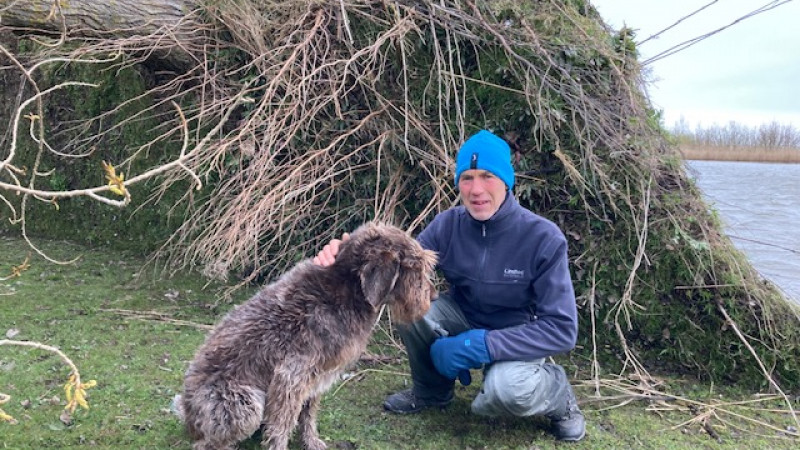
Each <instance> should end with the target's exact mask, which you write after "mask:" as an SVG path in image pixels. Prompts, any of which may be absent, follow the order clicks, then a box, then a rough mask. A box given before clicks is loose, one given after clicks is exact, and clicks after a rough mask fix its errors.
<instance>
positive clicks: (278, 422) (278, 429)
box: [261, 370, 308, 450]
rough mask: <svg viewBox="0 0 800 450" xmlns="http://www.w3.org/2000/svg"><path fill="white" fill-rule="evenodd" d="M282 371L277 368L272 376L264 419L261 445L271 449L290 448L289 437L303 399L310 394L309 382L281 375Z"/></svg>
mask: <svg viewBox="0 0 800 450" xmlns="http://www.w3.org/2000/svg"><path fill="white" fill-rule="evenodd" d="M281 372H282V371H279V370H276V371H275V373H274V375H273V377H272V382H271V383H270V385H269V389H268V393H267V405H266V407H265V408H264V419H263V420H262V424H263V427H262V428H263V430H264V431H263V437H262V439H261V447H263V448H266V449H269V450H286V449H287V448H288V446H289V437H290V436H291V434H292V430H294V427H295V425H297V419H298V416H299V415H300V411H301V409H302V408H303V399H305V398H306V397H307V395H308V387H307V385H308V383H303V380H302V379H301V378H300V377H297V378H294V379H292V378H290V377H288V376H281V375H282V373H281ZM287 372H288V371H287ZM283 375H286V374H283Z"/></svg>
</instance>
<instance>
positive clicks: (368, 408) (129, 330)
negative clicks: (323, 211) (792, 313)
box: [0, 236, 798, 449]
mask: <svg viewBox="0 0 800 450" xmlns="http://www.w3.org/2000/svg"><path fill="white" fill-rule="evenodd" d="M40 245H41V246H42V248H43V249H44V250H45V251H46V252H47V253H48V254H49V255H50V256H52V257H56V258H63V259H68V258H71V257H74V256H78V255H80V259H79V260H78V261H77V262H75V263H73V264H67V265H56V264H53V263H50V262H47V261H46V260H44V259H43V258H41V257H39V256H38V255H36V254H35V253H33V255H32V256H31V257H30V267H29V268H28V269H27V270H24V271H23V272H21V274H20V276H19V277H11V278H8V279H5V280H3V281H0V333H2V335H0V339H3V338H7V337H8V338H12V337H13V339H15V340H25V341H36V342H40V343H42V344H46V345H50V346H54V347H57V348H59V349H60V350H61V351H63V352H64V353H65V354H66V355H67V356H68V357H69V358H70V359H71V360H72V361H74V363H75V364H76V365H77V366H78V368H79V370H80V372H81V376H82V377H83V380H84V381H88V380H90V379H94V380H97V386H96V387H94V388H91V389H89V390H88V391H87V395H88V402H89V406H90V408H89V409H88V410H84V409H78V410H77V411H76V412H75V413H74V414H73V416H72V419H73V420H72V423H71V424H65V423H63V422H62V421H61V420H60V419H59V417H60V415H61V412H62V411H63V409H64V405H65V404H66V398H65V395H64V390H63V386H64V384H65V383H66V381H67V378H68V376H69V368H68V367H67V366H66V365H65V364H64V363H63V362H62V361H61V360H60V359H59V358H58V357H57V356H56V355H55V354H52V353H49V352H46V351H42V350H38V349H30V348H23V347H16V346H2V347H0V392H2V393H4V394H7V395H10V396H11V399H10V400H9V401H8V402H7V403H5V404H3V405H1V406H0V408H2V409H3V410H4V411H5V412H6V413H8V414H10V415H11V416H13V417H14V418H15V419H16V420H17V422H18V423H17V424H10V423H6V422H0V448H12V449H45V448H69V447H78V446H81V447H84V446H85V447H88V448H115V449H116V448H137V449H138V448H141V449H145V448H146V449H162V448H163V449H189V448H190V446H191V445H190V442H189V440H188V438H187V436H186V434H185V433H184V431H183V428H182V427H181V425H180V424H179V422H178V421H177V419H176V418H175V417H173V416H172V415H171V414H170V413H169V411H168V405H169V402H170V400H171V398H172V397H173V395H174V394H176V393H177V392H179V390H180V389H181V385H182V378H183V372H184V370H185V369H186V367H187V365H188V362H189V360H190V359H191V357H192V355H193V354H194V351H195V350H196V348H197V347H198V345H199V344H200V343H201V342H202V340H203V337H204V335H205V331H204V330H203V329H201V328H198V327H194V326H190V325H188V324H192V323H194V324H212V323H214V322H215V321H216V320H217V319H219V317H220V316H221V315H222V314H224V313H225V312H226V311H227V310H228V309H230V308H231V307H232V306H233V304H236V303H238V302H241V301H243V300H245V299H246V298H247V297H248V296H249V295H250V294H251V290H240V291H238V292H237V294H236V295H235V296H234V297H233V298H231V299H229V300H225V301H218V300H219V298H220V293H221V292H222V291H223V290H224V288H225V286H219V285H210V286H207V285H206V284H205V280H203V279H201V277H199V276H197V275H192V274H185V275H180V276H176V277H172V278H159V277H157V276H154V275H153V272H152V271H144V273H143V274H140V269H141V268H142V266H143V264H144V262H143V261H142V260H141V259H139V258H136V257H133V256H131V255H128V254H125V253H120V252H117V251H112V250H108V249H102V248H100V249H97V248H95V249H90V248H86V247H80V246H76V245H73V244H70V243H66V242H42V243H40ZM29 253H31V252H30V249H29V248H28V247H27V245H26V244H25V243H24V242H23V241H21V240H19V239H16V238H9V237H2V236H0V278H3V277H6V276H8V275H10V274H11V273H12V268H13V267H14V266H19V265H20V264H21V263H22V262H23V261H24V260H25V259H26V257H27V255H28V254H29ZM214 304H217V305H218V306H216V307H210V306H208V305H214ZM126 311H127V312H128V313H127V314H125V313H124V312H126ZM134 312H137V313H139V314H141V315H140V316H133V315H132V314H133V313H134ZM179 321H183V322H179ZM369 353H370V355H373V356H380V358H373V359H370V360H363V361H361V362H360V363H359V364H358V365H356V366H354V367H353V369H352V371H351V372H349V373H348V375H349V377H348V378H347V379H346V381H344V382H342V383H340V384H339V385H337V386H334V388H333V389H332V390H331V391H329V392H328V393H327V395H326V396H325V398H324V400H323V404H322V409H321V412H320V418H319V429H320V434H321V436H322V437H323V439H325V440H326V441H327V442H328V443H329V444H331V447H332V448H359V449H537V448H554V447H560V446H561V445H562V444H559V443H556V442H555V441H554V440H553V438H552V437H551V436H550V435H549V434H548V432H547V421H546V420H543V419H536V418H508V419H487V418H484V417H479V416H475V415H472V414H470V412H469V409H470V401H471V399H472V398H473V397H474V395H475V393H476V392H477V389H479V384H480V378H479V376H478V375H477V374H476V380H475V382H474V383H473V385H472V386H469V387H461V386H459V388H458V390H457V393H456V401H455V402H454V403H453V404H452V405H451V406H450V407H449V408H447V409H446V410H438V409H436V410H429V411H424V412H423V413H421V414H417V415H411V416H397V415H392V414H388V413H386V412H384V411H383V409H382V406H381V405H382V402H383V399H384V397H385V396H386V395H387V394H390V393H392V392H394V391H396V390H399V389H402V388H404V387H406V386H407V385H408V383H409V382H410V379H409V377H408V374H407V371H408V368H407V366H406V364H405V360H404V359H403V355H402V354H401V353H400V352H399V351H398V350H397V347H396V346H395V345H392V339H391V337H390V335H389V334H388V333H386V332H384V331H379V332H377V333H376V335H375V339H374V340H373V342H372V344H371V345H370V349H369ZM575 359H578V358H575ZM564 363H565V365H566V366H567V367H569V368H570V369H572V370H577V371H578V372H579V373H581V372H582V371H583V370H585V368H583V367H578V366H574V365H571V364H570V363H569V362H568V361H564ZM666 380H667V383H668V384H669V385H670V388H671V389H672V390H673V391H675V392H680V393H681V395H683V396H685V397H689V398H693V399H701V400H702V401H704V402H709V403H710V402H712V401H716V402H722V401H728V402H729V401H731V400H732V399H741V400H749V399H752V398H753V397H752V393H748V392H741V391H740V390H737V389H736V387H735V386H724V387H719V386H716V387H712V386H709V385H704V384H702V383H699V382H697V381H694V380H687V379H683V378H677V377H674V378H670V377H667V379H666ZM577 391H578V395H579V397H581V398H584V399H591V396H592V393H593V391H589V390H588V389H586V388H579V389H577ZM795 395H796V393H795ZM794 400H795V401H796V398H795V399H794ZM608 405H609V404H608V403H602V402H589V403H586V404H585V405H584V407H583V408H584V411H585V413H586V416H587V422H588V425H587V437H586V439H585V440H584V441H583V442H581V443H578V444H574V445H571V446H570V447H572V448H576V449H582V448H591V449H597V448H613V449H616V448H653V449H665V448H764V449H767V448H770V449H771V448H797V444H798V443H797V440H791V439H787V438H786V437H785V436H782V433H781V432H780V431H779V430H780V429H788V430H789V431H791V430H792V428H791V427H792V424H793V423H794V422H793V420H792V418H791V416H790V415H788V414H785V413H782V412H779V411H777V410H778V409H785V406H786V405H785V404H782V403H781V402H778V401H775V402H772V403H768V404H761V405H759V407H760V408H762V409H761V410H759V411H756V412H753V411H752V410H751V411H750V413H749V414H750V415H751V416H752V417H753V418H754V419H756V420H761V421H764V422H766V423H771V424H774V425H775V426H776V427H777V428H778V429H777V430H774V429H769V428H766V427H763V426H759V425H752V426H750V427H746V428H737V427H733V426H731V425H729V424H725V423H723V422H722V421H720V420H713V419H712V420H711V422H710V424H711V425H712V427H713V428H712V429H713V432H714V434H715V435H716V436H717V437H716V438H712V436H710V435H709V433H708V432H707V431H706V429H704V427H703V426H702V424H701V423H699V422H691V423H688V424H686V425H683V426H678V425H680V424H682V423H684V422H687V421H689V420H690V419H692V418H694V417H696V416H697V414H699V413H700V412H701V411H698V410H696V409H694V410H693V409H691V408H688V409H686V410H678V409H677V408H676V409H674V410H667V411H658V412H653V411H650V410H648V406H650V408H649V409H653V407H654V406H655V404H647V403H643V402H636V403H631V404H628V405H626V406H624V407H619V408H612V409H607V410H603V408H604V407H607V406H608ZM770 407H771V408H775V409H776V411H770V410H769V408H770ZM728 417H729V416H728ZM787 427H788V428H787ZM292 445H293V447H292V448H299V446H298V444H297V442H295V441H293V443H292ZM242 448H246V449H254V448H258V445H257V444H256V443H255V442H247V443H244V444H243V445H242Z"/></svg>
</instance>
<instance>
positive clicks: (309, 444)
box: [304, 437, 328, 450]
mask: <svg viewBox="0 0 800 450" xmlns="http://www.w3.org/2000/svg"><path fill="white" fill-rule="evenodd" d="M304 444H305V449H306V450H325V449H327V448H328V444H326V443H325V441H323V440H322V439H320V438H318V437H315V438H310V439H306V440H305V442H304Z"/></svg>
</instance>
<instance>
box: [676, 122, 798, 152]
mask: <svg viewBox="0 0 800 450" xmlns="http://www.w3.org/2000/svg"><path fill="white" fill-rule="evenodd" d="M670 131H671V132H672V134H673V135H674V136H675V137H676V138H677V139H678V142H679V143H680V144H681V145H682V146H684V145H688V146H693V147H724V148H731V149H732V148H758V149H761V150H784V149H800V129H798V128H795V127H794V126H793V125H791V124H782V123H779V122H777V121H773V122H770V123H765V124H761V125H757V126H747V125H743V124H741V123H738V122H735V121H730V122H728V123H727V124H725V125H718V124H714V125H711V126H709V127H702V126H699V125H698V126H697V127H695V128H694V129H692V128H691V126H690V125H689V123H688V122H687V121H686V120H685V119H683V118H681V120H679V121H678V122H676V123H675V124H674V125H673V127H672V129H671V130H670Z"/></svg>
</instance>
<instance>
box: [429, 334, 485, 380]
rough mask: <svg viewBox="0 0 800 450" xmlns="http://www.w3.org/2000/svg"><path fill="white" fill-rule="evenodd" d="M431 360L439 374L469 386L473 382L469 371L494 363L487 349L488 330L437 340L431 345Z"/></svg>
mask: <svg viewBox="0 0 800 450" xmlns="http://www.w3.org/2000/svg"><path fill="white" fill-rule="evenodd" d="M431 359H432V360H433V365H434V366H435V367H436V370H437V371H439V373H441V374H442V375H444V376H446V377H447V378H450V379H452V380H455V379H456V377H458V379H459V380H460V381H461V384H464V385H468V384H469V383H470V382H471V381H472V380H471V378H470V376H469V369H477V368H479V367H481V366H482V365H484V364H488V363H490V362H492V357H491V355H489V349H488V348H487V347H486V330H481V329H475V330H469V331H465V332H463V333H461V334H459V335H456V336H453V337H441V338H439V339H436V340H435V341H434V342H433V345H431Z"/></svg>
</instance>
